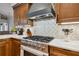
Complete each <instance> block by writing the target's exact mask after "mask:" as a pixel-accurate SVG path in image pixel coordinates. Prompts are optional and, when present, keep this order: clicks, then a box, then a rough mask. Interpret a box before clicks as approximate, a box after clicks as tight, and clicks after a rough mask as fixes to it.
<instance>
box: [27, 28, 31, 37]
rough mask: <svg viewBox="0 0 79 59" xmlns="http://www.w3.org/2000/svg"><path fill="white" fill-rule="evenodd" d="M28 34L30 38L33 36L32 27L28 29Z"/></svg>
mask: <svg viewBox="0 0 79 59" xmlns="http://www.w3.org/2000/svg"><path fill="white" fill-rule="evenodd" d="M27 36H28V37H30V38H31V37H32V32H31V31H30V29H27Z"/></svg>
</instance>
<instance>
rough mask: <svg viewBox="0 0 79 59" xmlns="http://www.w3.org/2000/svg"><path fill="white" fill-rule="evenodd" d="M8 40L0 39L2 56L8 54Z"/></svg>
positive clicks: (0, 53)
mask: <svg viewBox="0 0 79 59" xmlns="http://www.w3.org/2000/svg"><path fill="white" fill-rule="evenodd" d="M7 47H8V44H7V41H6V40H2V41H0V56H6V55H7V50H8V49H7Z"/></svg>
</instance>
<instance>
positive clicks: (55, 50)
mask: <svg viewBox="0 0 79 59" xmlns="http://www.w3.org/2000/svg"><path fill="white" fill-rule="evenodd" d="M50 55H57V56H79V52H75V51H71V50H67V49H62V48H58V47H50Z"/></svg>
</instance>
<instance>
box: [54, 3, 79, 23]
mask: <svg viewBox="0 0 79 59" xmlns="http://www.w3.org/2000/svg"><path fill="white" fill-rule="evenodd" d="M55 10H56V16H57V17H56V18H57V22H58V23H61V22H77V21H79V3H56V4H55Z"/></svg>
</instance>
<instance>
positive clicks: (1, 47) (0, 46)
mask: <svg viewBox="0 0 79 59" xmlns="http://www.w3.org/2000/svg"><path fill="white" fill-rule="evenodd" d="M20 44H21V42H20V40H18V39H13V38H8V39H2V40H1V39H0V56H20Z"/></svg>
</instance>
